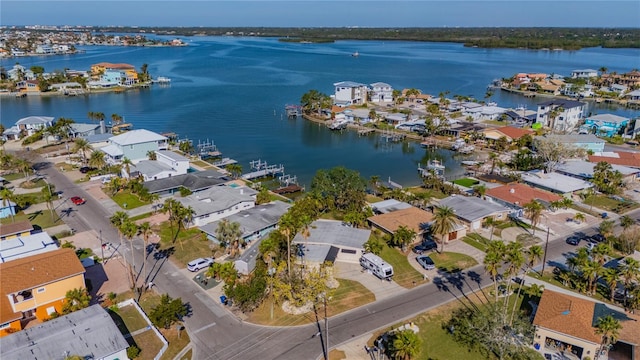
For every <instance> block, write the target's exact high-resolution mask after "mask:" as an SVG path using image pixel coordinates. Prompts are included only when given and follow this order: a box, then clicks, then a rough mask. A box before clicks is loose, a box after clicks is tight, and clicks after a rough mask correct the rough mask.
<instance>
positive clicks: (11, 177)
mask: <svg viewBox="0 0 640 360" xmlns="http://www.w3.org/2000/svg"><path fill="white" fill-rule="evenodd" d="M2 177H3V178H4V179H5V180H7V181H14V180H18V179H22V178H24V174H23V173H21V172H16V173H11V174H6V175H2Z"/></svg>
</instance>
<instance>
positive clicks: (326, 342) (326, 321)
mask: <svg viewBox="0 0 640 360" xmlns="http://www.w3.org/2000/svg"><path fill="white" fill-rule="evenodd" d="M324 335H325V336H324V337H325V339H324V356H325V360H329V318H328V317H327V293H326V292H325V294H324Z"/></svg>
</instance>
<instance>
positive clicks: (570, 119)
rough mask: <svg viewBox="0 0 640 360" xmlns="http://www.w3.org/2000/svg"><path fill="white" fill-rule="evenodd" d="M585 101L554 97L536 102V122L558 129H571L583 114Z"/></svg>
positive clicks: (568, 130)
mask: <svg viewBox="0 0 640 360" xmlns="http://www.w3.org/2000/svg"><path fill="white" fill-rule="evenodd" d="M584 109H585V103H582V102H579V101H573V100H564V99H554V100H550V101H545V102H543V103H540V104H538V112H537V117H536V123H540V124H542V125H543V126H548V127H550V128H552V129H555V130H559V131H567V132H570V131H572V130H573V129H574V128H575V127H576V126H577V125H578V122H579V121H580V120H581V119H582V116H583V114H584Z"/></svg>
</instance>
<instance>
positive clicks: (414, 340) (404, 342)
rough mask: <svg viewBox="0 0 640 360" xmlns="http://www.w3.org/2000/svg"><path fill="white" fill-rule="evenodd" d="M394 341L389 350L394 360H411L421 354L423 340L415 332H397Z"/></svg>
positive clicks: (408, 330)
mask: <svg viewBox="0 0 640 360" xmlns="http://www.w3.org/2000/svg"><path fill="white" fill-rule="evenodd" d="M392 339H393V340H392V341H391V343H390V349H389V350H390V351H391V354H392V357H393V358H394V359H402V360H409V359H413V358H415V357H416V356H418V354H420V349H421V348H422V340H421V339H420V337H419V336H418V334H416V333H415V332H413V330H411V329H406V330H402V331H396V332H395V333H394V334H393V336H392Z"/></svg>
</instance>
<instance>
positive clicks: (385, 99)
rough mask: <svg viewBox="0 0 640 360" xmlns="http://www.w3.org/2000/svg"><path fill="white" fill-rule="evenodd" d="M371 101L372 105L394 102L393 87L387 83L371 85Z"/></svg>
mask: <svg viewBox="0 0 640 360" xmlns="http://www.w3.org/2000/svg"><path fill="white" fill-rule="evenodd" d="M370 86H371V90H369V101H371V102H372V103H390V102H393V87H391V85H389V84H387V83H383V82H375V83H373V84H370Z"/></svg>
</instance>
